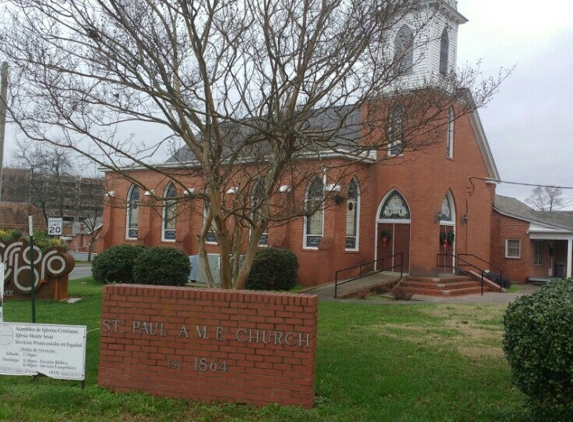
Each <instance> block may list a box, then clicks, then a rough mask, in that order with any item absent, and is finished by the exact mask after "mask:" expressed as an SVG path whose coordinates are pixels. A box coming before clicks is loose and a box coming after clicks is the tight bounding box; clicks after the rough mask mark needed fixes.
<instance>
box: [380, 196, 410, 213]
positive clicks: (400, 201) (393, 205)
mask: <svg viewBox="0 0 573 422" xmlns="http://www.w3.org/2000/svg"><path fill="white" fill-rule="evenodd" d="M379 218H380V220H410V209H409V208H408V204H407V203H406V200H405V199H404V197H403V196H402V195H400V193H399V192H398V191H394V192H392V193H391V194H390V195H388V198H387V199H386V202H384V205H382V209H381V210H380V215H379Z"/></svg>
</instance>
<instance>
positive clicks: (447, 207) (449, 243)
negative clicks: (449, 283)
mask: <svg viewBox="0 0 573 422" xmlns="http://www.w3.org/2000/svg"><path fill="white" fill-rule="evenodd" d="M438 218H439V220H440V237H439V242H440V254H442V256H441V257H440V260H439V264H440V265H442V266H443V269H444V272H454V266H455V250H456V249H455V247H456V207H455V206H454V199H453V196H452V193H451V192H449V191H448V192H446V194H445V195H444V199H443V200H442V206H441V208H440V213H439V214H438Z"/></svg>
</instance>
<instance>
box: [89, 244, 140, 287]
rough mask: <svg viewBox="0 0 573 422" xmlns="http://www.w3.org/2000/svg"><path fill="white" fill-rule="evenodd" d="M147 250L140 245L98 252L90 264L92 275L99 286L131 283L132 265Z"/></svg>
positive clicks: (121, 246) (132, 280) (114, 247)
mask: <svg viewBox="0 0 573 422" xmlns="http://www.w3.org/2000/svg"><path fill="white" fill-rule="evenodd" d="M146 249H147V248H146V247H145V246H141V245H128V244H125V245H116V246H112V247H111V248H108V249H106V250H104V251H102V252H100V253H99V254H98V255H97V256H96V257H95V258H94V261H93V263H92V275H93V278H94V280H95V281H97V282H98V283H100V284H109V283H133V282H134V279H133V264H134V263H135V260H136V258H137V257H138V255H139V254H141V253H142V252H143V251H144V250H146Z"/></svg>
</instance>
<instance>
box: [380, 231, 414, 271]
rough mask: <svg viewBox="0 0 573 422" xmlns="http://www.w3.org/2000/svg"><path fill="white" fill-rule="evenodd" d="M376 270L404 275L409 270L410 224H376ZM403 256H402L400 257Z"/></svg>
mask: <svg viewBox="0 0 573 422" xmlns="http://www.w3.org/2000/svg"><path fill="white" fill-rule="evenodd" d="M377 252H378V253H377V260H378V263H379V265H378V269H381V270H383V271H394V272H400V270H401V268H400V264H403V271H404V272H405V273H407V272H409V270H410V224H396V223H380V224H378V250H377ZM400 254H403V255H400Z"/></svg>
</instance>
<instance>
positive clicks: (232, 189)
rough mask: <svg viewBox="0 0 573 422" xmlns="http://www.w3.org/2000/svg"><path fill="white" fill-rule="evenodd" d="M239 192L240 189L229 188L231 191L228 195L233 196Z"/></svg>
mask: <svg viewBox="0 0 573 422" xmlns="http://www.w3.org/2000/svg"><path fill="white" fill-rule="evenodd" d="M238 191H239V189H237V188H235V187H232V188H229V190H228V191H227V193H228V194H230V195H233V194H235V193H237V192H238Z"/></svg>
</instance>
